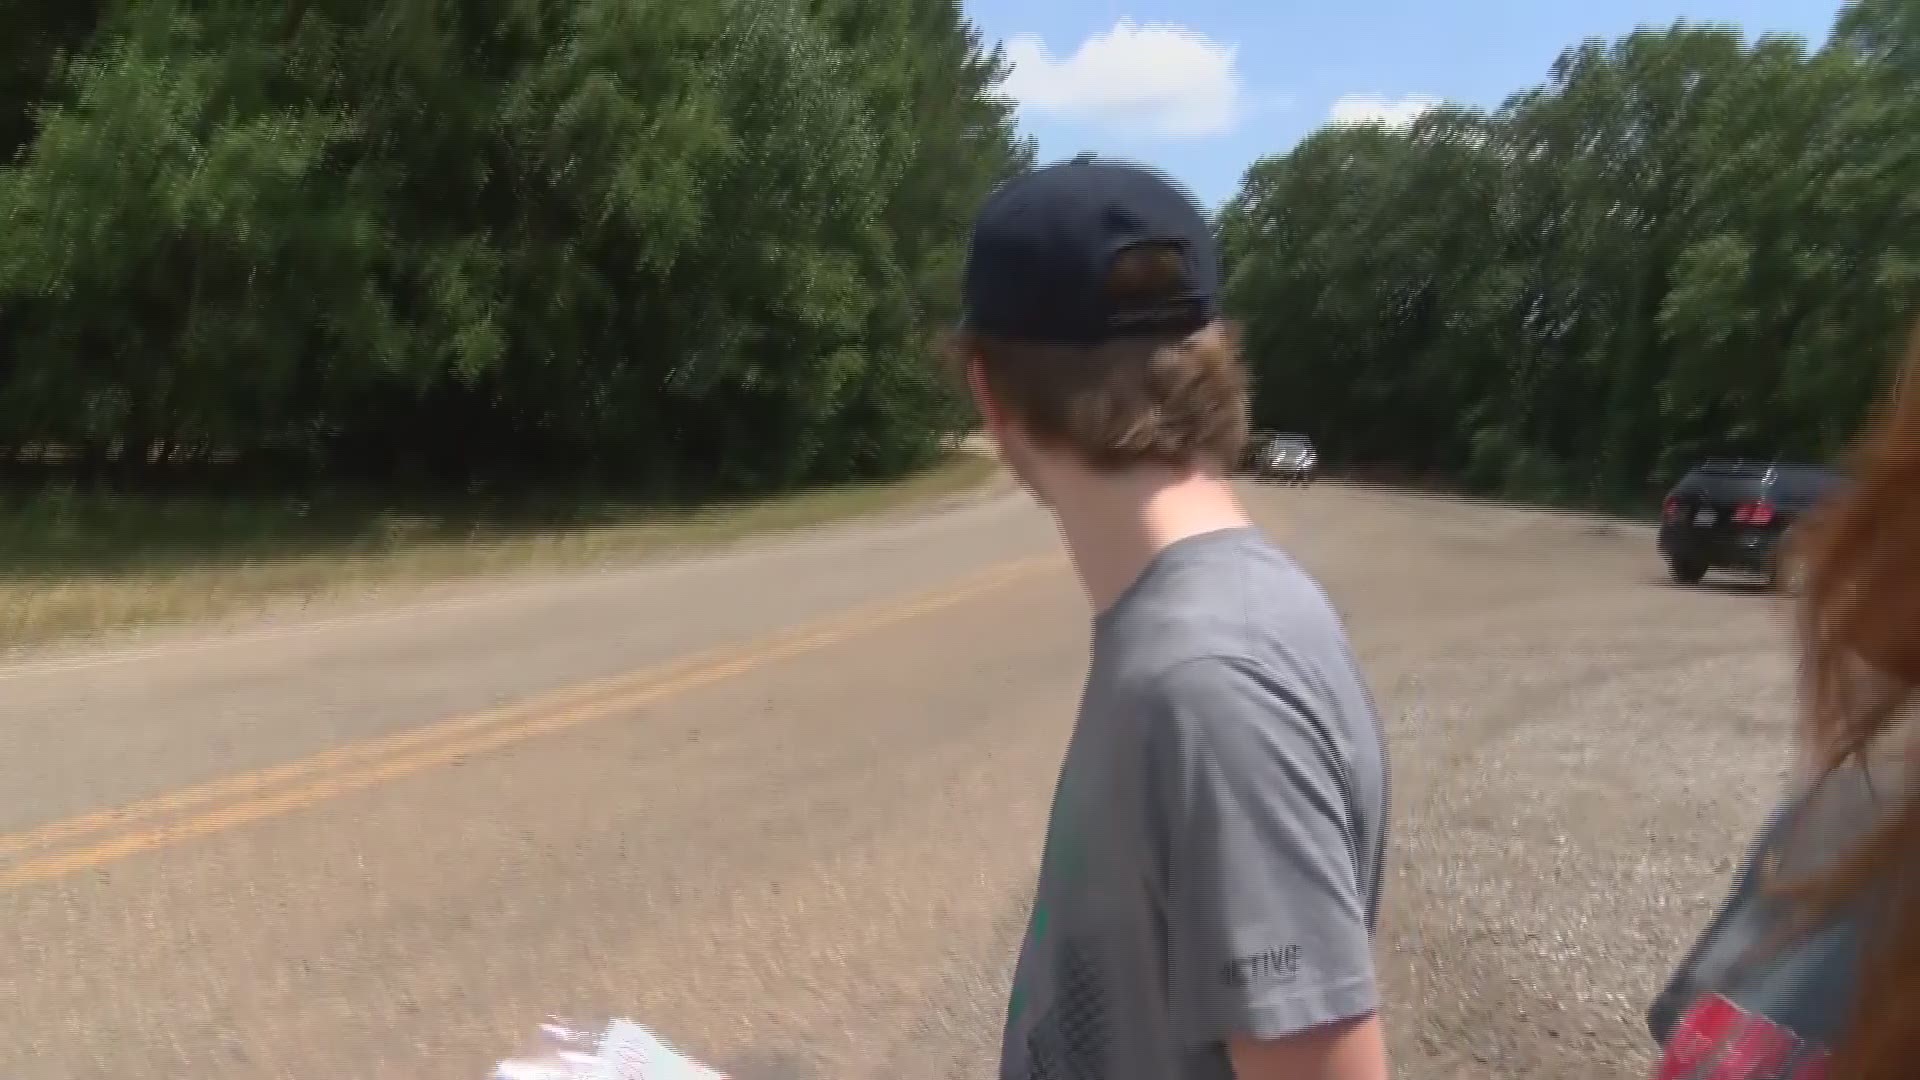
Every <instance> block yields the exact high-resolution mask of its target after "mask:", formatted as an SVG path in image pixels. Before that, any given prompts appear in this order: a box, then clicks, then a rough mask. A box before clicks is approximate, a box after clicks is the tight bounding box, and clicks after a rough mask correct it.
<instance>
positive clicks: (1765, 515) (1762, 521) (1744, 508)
mask: <svg viewBox="0 0 1920 1080" xmlns="http://www.w3.org/2000/svg"><path fill="white" fill-rule="evenodd" d="M1733 523H1734V524H1736V525H1759V526H1767V525H1771V524H1773V504H1772V503H1767V502H1750V503H1741V504H1740V508H1739V509H1738V510H1735V511H1734V512H1733Z"/></svg>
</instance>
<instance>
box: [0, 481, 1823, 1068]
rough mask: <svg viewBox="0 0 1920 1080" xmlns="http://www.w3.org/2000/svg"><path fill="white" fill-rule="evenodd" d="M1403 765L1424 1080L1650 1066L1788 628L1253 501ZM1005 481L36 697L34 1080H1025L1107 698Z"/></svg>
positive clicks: (1590, 570) (146, 648)
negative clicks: (1034, 948)
mask: <svg viewBox="0 0 1920 1080" xmlns="http://www.w3.org/2000/svg"><path fill="white" fill-rule="evenodd" d="M1248 490H1249V498H1250V500H1251V504H1252V505H1253V507H1254V509H1255V511H1256V514H1257V516H1258V517H1260V519H1261V520H1262V522H1263V524H1265V525H1267V526H1268V527H1269V528H1270V530H1271V531H1272V532H1273V533H1274V535H1275V536H1276V537H1277V538H1279V539H1280V540H1281V542H1282V543H1283V544H1284V545H1285V546H1287V547H1288V548H1290V549H1291V550H1292V551H1294V552H1295V553H1296V555H1297V556H1298V557H1299V558H1301V560H1302V561H1303V562H1305V563H1306V564H1307V565H1308V566H1309V567H1310V568H1311V569H1312V570H1314V571H1315V572H1316V573H1317V574H1318V575H1319V576H1320V577H1321V578H1322V580H1323V582H1324V583H1325V584H1326V586H1327V588H1328V590H1329V592H1330V593H1331V594H1332V595H1333V597H1334V599H1335V601H1336V603H1337V604H1338V605H1339V606H1340V607H1341V609H1342V610H1343V612H1344V613H1345V614H1346V616H1347V619H1348V621H1349V623H1350V626H1351V629H1352V632H1353V636H1354V639H1355V643H1356V645H1357V648H1358V652H1359V655H1360V657H1361V661H1362V663H1363V664H1364V666H1365V668H1366V670H1367V673H1368V676H1369V679H1370V681H1371V683H1372V685H1373V687H1374V689H1375V691H1376V693H1377V695H1378V697H1379V699H1380V702H1381V705H1382V709H1383V712H1384V713H1385V715H1386V720H1387V723H1388V725H1389V728H1390V735H1391V741H1392V750H1393V754H1394V759H1395V760H1394V766H1395V785H1396V786H1395V806H1394V829H1395V833H1394V840H1395V843H1396V849H1395V853H1394V856H1393V862H1392V868H1391V873H1390V882H1389V894H1388V902H1387V905H1386V911H1385V913H1384V916H1383V931H1382V936H1381V939H1380V942H1379V952H1380V961H1381V967H1382V971H1383V977H1384V979H1385V983H1386V992H1387V996H1388V1002H1389V1007H1388V1008H1389V1011H1388V1017H1387V1019H1388V1024H1389V1026H1390V1033H1391V1041H1392V1047H1393V1051H1394V1054H1395V1067H1396V1069H1395V1071H1396V1074H1397V1075H1400V1076H1404V1077H1435V1078H1452V1077H1476V1078H1478V1077H1529V1078H1538V1077H1636V1076H1642V1075H1645V1070H1646V1066H1647V1062H1648V1060H1649V1053H1648V1048H1647V1046H1646V1042H1645V1038H1644V1036H1643V1034H1642V1030H1641V1027H1640V1021H1639V1016H1640V1012H1641V1010H1642V1008H1643V1007H1644V1004H1645V1002H1646V1000H1647V998H1648V996H1649V995H1650V994H1651V992H1652V991H1653V989H1654V988H1655V986H1656V984H1657V982H1658V981H1659V979H1660V978H1661V976H1662V975H1663V974H1664V972H1665V970H1666V968H1667V966H1668V965H1669V964H1670V963H1671V961H1672V960H1673V959H1674V958H1675V957H1676V955H1677V954H1678V952H1679V950H1680V949H1681V948H1682V947H1683V945H1684V944H1685V942H1686V941H1687V940H1688V938H1689V937H1690V935H1691V933H1692V932H1693V931H1694V929H1696V928H1697V927H1698V926H1699V925H1700V924H1701V923H1702V922H1703V921H1704V920H1705V919H1706V917H1707V915H1708V913H1709V911H1710V908H1711V906H1712V904H1713V902H1714V901H1715V899H1716V898H1717V897H1718V895H1719V892H1720V890H1721V889H1722V888H1723V887H1724V883H1725V881H1726V879H1727V877H1728V875H1729V873H1730V872H1731V870H1732V867H1733V863H1734V861H1735V858H1736V856H1737V855H1738V854H1739V852H1740V850H1741V848H1742V846H1743V845H1744V843H1745V841H1746V837H1747V834H1748V833H1749V831H1750V830H1751V829H1752V828H1753V827H1754V826H1755V825H1756V824H1757V823H1758V821H1759V820H1760V818H1761V816H1762V815H1763V813H1764V811H1765V808H1766V806H1767V804H1768V803H1769V801H1770V800H1771V798H1772V795H1773V793H1774V792H1775V791H1776V790H1777V788H1778V784H1779V782H1780V780H1781V778H1782V776H1783V775H1784V773H1783V770H1784V766H1785V763H1786V760H1787V753H1786V731H1787V727H1788V725H1789V723H1790V719H1791V711H1792V699H1793V695H1792V665H1791V662H1790V660H1789V658H1788V653H1787V649H1786V639H1785V635H1784V633H1783V630H1782V625H1781V620H1780V618H1779V611H1778V603H1777V601H1776V600H1774V599H1773V598H1771V597H1769V596H1768V595H1766V594H1764V593H1760V592H1757V591H1754V590H1751V589H1746V588H1741V587H1738V586H1732V585H1725V586H1717V587H1716V586H1713V585H1709V586H1708V587H1705V588H1701V589H1692V590H1685V589H1677V588H1672V587H1669V586H1667V585H1665V584H1663V582H1662V578H1661V574H1660V567H1659V565H1658V562H1657V560H1656V559H1655V558H1654V556H1653V554H1652V538H1651V536H1650V535H1649V534H1648V532H1647V531H1645V530H1643V529H1640V528H1637V527H1631V526H1623V525H1615V524H1608V523H1604V522H1598V521H1594V520H1590V519H1585V518H1579V517H1572V516H1563V515H1551V514H1544V513H1537V512H1529V511H1523V510H1517V509H1512V508H1505V507H1497V506H1491V505H1480V504H1473V503H1468V502H1463V501H1455V500H1442V499H1433V498H1418V497H1411V496H1405V495H1396V494H1389V493H1386V492H1381V491H1374V490H1366V489H1359V488H1347V487H1340V486H1333V485H1323V486H1320V487H1317V488H1315V489H1312V490H1310V491H1299V490H1285V489H1277V488H1249V489H1248ZM1086 645H1087V627H1086V612H1085V609H1084V606H1083V601H1082V600H1081V598H1080V596H1079V594H1078V592H1077V590H1076V588H1075V586H1074V583H1073V580H1072V577H1071V575H1070V572H1069V570H1068V567H1067V564H1066V562H1065V560H1064V558H1062V557H1061V556H1060V554H1059V553H1058V552H1057V550H1056V547H1055V540H1054V534H1053V532H1052V528H1051V524H1050V522H1049V521H1048V520H1047V519H1046V517H1045V516H1044V515H1043V514H1042V513H1041V512H1039V511H1038V510H1036V509H1034V508H1033V507H1032V506H1030V505H1028V504H1027V503H1026V502H1025V501H1024V500H1022V499H1021V498H1020V497H1019V496H1017V495H1015V494H1011V493H1001V494H998V495H994V496H991V497H986V498H983V499H980V500H976V501H973V502H970V503H968V504H966V505H962V506H958V507H950V508H946V509H943V510H941V511H939V512H937V513H933V514H929V515H924V516H919V517H915V518H912V519H904V520H895V521H888V522H883V523H878V524H874V523H869V524H864V525H858V526H850V527H844V528H840V529H836V530H831V531H825V532H819V533H814V534H808V535H805V536H801V537H797V538H788V539H785V540H780V541H778V542H772V543H763V544H759V545H756V546H751V547H747V548H743V549H740V550H737V551H734V552H730V553H724V554H718V555H713V556H709V557H703V558H698V559H690V560H686V561H680V562H674V563H671V564H660V565H654V566H641V567H635V568H633V569H631V570H625V571H621V572H618V573H598V574H593V575H582V576H575V577H568V578H557V579H551V580H520V581H515V582H511V583H494V584H490V585H487V586H485V587H463V588H460V589H450V590H442V591H440V592H438V593H434V594H432V595H425V596H418V597H413V598H411V599H409V600H408V601H407V602H406V603H405V604H402V605H398V606H394V605H392V604H388V605H386V606H379V605H363V606H362V607H360V608H358V609H352V610H348V609H341V610H336V611H328V612H301V613H281V614H279V615H275V616H262V617H260V618H258V619H251V620H245V621H242V622H238V623H233V624H229V625H225V626H222V627H219V628H217V631H214V630H204V629H203V630H201V631H194V632H182V633H176V634H173V635H169V636H162V637H148V638H145V639H141V640H137V641H126V642H119V643H114V644H109V645H99V646H94V647H92V648H89V649H86V650H75V651H69V652H65V653H48V654H42V655H37V656H26V657H21V658H18V659H16V660H13V661H10V662H9V663H8V665H7V666H4V667H0V740H4V743H3V744H0V745H4V746H5V747H6V748H7V751H8V752H7V753H6V754H5V755H3V756H0V1003H4V1004H0V1076H6V1077H9V1078H18V1080H41V1078H47V1080H53V1078H67V1077H88V1078H92V1077H103V1078H104V1077H115V1078H126V1077H147V1076H153V1077H169V1078H171V1077H195V1078H214V1077H235V1078H242V1077H244V1078H255V1077H300V1078H322V1077H329V1078H330V1077H354V1078H356V1080H376V1078H402V1077H404V1078H407V1080H439V1078H478V1077H481V1076H484V1075H486V1073H487V1071H488V1069H489V1068H490V1067H491V1065H492V1063H493V1061H494V1060H495V1059H497V1058H499V1057H501V1056H503V1055H506V1054H509V1053H511V1052H512V1051H514V1050H515V1049H516V1048H517V1047H518V1046H519V1045H520V1044H521V1043H522V1042H523V1041H524V1040H525V1038H526V1037H527V1036H529V1035H530V1034H531V1033H532V1032H533V1031H534V1029H535V1027H536V1025H537V1024H538V1023H540V1022H541V1021H542V1020H543V1019H544V1018H545V1017H547V1016H548V1015H550V1014H559V1015H565V1016H572V1017H576V1018H581V1019H588V1020H593V1019H604V1018H606V1017H608V1016H613V1015H627V1016H632V1017H634V1018H636V1019H639V1020H641V1021H643V1022H645V1023H648V1024H650V1025H653V1026H655V1027H656V1028H658V1029H659V1030H661V1031H662V1032H664V1033H665V1034H667V1035H668V1036H669V1037H671V1038H673V1039H675V1040H677V1041H679V1042H681V1043H683V1044H684V1045H685V1046H687V1047H688V1048H689V1049H690V1050H692V1051H694V1052H696V1053H698V1054H699V1055H700V1056H702V1057H704V1058H706V1059H708V1060H711V1061H713V1062H715V1063H717V1064H720V1065H722V1066H724V1067H726V1068H728V1069H729V1070H731V1071H732V1072H733V1073H734V1074H735V1075H736V1076H737V1077H739V1078H740V1080H814V1078H821V1080H825V1078H829V1077H831V1078H835V1080H841V1078H849V1077H852V1078H863V1077H873V1078H879V1077H905V1078H911V1080H919V1078H939V1077H954V1078H962V1077H987V1076H991V1075H992V1074H993V1063H994V1058H995V1053H996V1049H997V1032H998V1025H999V1022H1000V1017H1001V1008H1002V1001H1003V995H1004V992H1005V985H1006V981H1007V978H1008V973H1009V965H1010V961H1011V958H1012V952H1013V948H1014V945H1015V942H1016V938H1017V935H1018V932H1019V929H1020V927H1021V925H1022V921H1023V918H1024V912H1025V907H1026V903H1027V900H1028V895H1029V891H1030V888H1031V883H1032V874H1033V870H1034V865H1035V861H1036V859H1037V856H1038V852H1039V848H1040V837H1041V828H1042V824H1043V819H1044V815H1045V810H1046V803H1047V800H1048V797H1049V794H1050V790H1051V784H1052V780H1053V777H1054V775H1055V772H1056V770H1057V768H1058V759H1059V754H1060V752H1061V750H1062V748H1063V746H1064V743H1065V739H1066V735H1067V729H1068V726H1069V723H1070V721H1071V716H1072V711H1073V706H1074V702H1075V699H1076V697H1077V694H1078V690H1079V683H1080V678H1081V674H1082V671H1083V665H1084V663H1085V660H1086Z"/></svg>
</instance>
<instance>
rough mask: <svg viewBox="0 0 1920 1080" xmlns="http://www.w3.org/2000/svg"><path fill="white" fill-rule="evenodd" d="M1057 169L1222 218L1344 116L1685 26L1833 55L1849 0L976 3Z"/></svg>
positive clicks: (1494, 95)
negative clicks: (1307, 139)
mask: <svg viewBox="0 0 1920 1080" xmlns="http://www.w3.org/2000/svg"><path fill="white" fill-rule="evenodd" d="M966 6H967V9H968V11H969V13H970V14H971V15H972V17H973V20H974V22H975V23H976V24H977V25H978V26H979V27H980V28H981V31H982V32H983V33H984V34H985V35H986V37H987V38H988V39H989V40H994V41H1000V42H1002V43H1004V44H1005V45H1006V46H1007V48H1008V52H1009V56H1010V57H1011V58H1013V59H1014V60H1015V71H1014V74H1013V76H1012V77H1011V78H1010V79H1009V80H1008V84H1007V88H1006V89H1007V92H1008V93H1009V94H1010V95H1012V96H1013V97H1014V98H1015V99H1016V100H1018V101H1020V103H1021V107H1020V115H1021V123H1022V126H1023V127H1024V128H1025V129H1026V131H1027V132H1028V133H1029V134H1032V135H1034V136H1035V137H1036V138H1037V139H1038V140H1039V143H1040V156H1041V160H1042V161H1047V160H1054V159H1058V158H1065V157H1071V156H1072V155H1074V154H1076V153H1080V152H1082V151H1093V152H1096V153H1101V154H1109V155H1114V156H1120V157H1126V158H1131V159H1134V160H1140V161H1149V162H1152V163H1153V164H1156V165H1159V166H1161V167H1162V168H1165V169H1166V170H1168V171H1169V172H1172V173H1173V174H1174V175H1176V176H1178V177H1180V178H1181V179H1182V180H1184V181H1186V183H1187V184H1188V185H1189V186H1190V187H1191V188H1192V189H1193V191H1194V193H1195V194H1196V195H1198V196H1199V197H1200V199H1201V201H1202V202H1204V203H1206V204H1207V205H1209V206H1217V205H1219V204H1220V203H1221V202H1222V201H1224V200H1225V199H1226V198H1227V197H1228V196H1230V195H1231V194H1233V191H1234V189H1235V188H1236V187H1237V186H1238V183H1239V180H1240V176H1241V173H1242V172H1243V171H1244V170H1245V169H1246V167H1247V166H1248V165H1249V164H1251V163H1252V162H1253V161H1254V160H1255V159H1257V158H1259V157H1261V156H1263V155H1266V154H1269V153H1275V152H1280V151H1284V150H1286V149H1287V148H1289V147H1291V146H1292V145H1293V144H1294V143H1295V142H1296V141H1298V140H1299V139H1300V138H1301V136H1303V135H1306V134H1307V133H1309V132H1311V131H1313V130H1314V129H1316V128H1318V127H1320V126H1321V125H1323V124H1325V123H1326V122H1327V121H1328V120H1329V119H1330V118H1331V117H1332V116H1334V115H1335V114H1336V111H1337V112H1338V114H1339V115H1341V116H1344V117H1368V116H1383V117H1406V116H1409V115H1413V114H1416V113H1417V112H1418V110H1419V109H1420V108H1421V107H1422V104H1423V103H1424V102H1428V101H1452V102H1461V103H1465V104H1469V105H1476V106H1482V107H1487V106H1493V105H1497V104H1499V103H1500V101H1501V100H1502V99H1504V98H1505V97H1506V96H1507V95H1508V94H1510V93H1512V92H1513V91H1515V90H1519V89H1522V88H1524V87H1529V86H1533V85H1537V84H1538V83H1540V82H1542V81H1543V80H1544V79H1545V78H1546V74H1547V68H1548V67H1549V65H1551V64H1552V63H1553V60H1554V57H1556V56H1557V55H1559V53H1560V51H1561V49H1563V48H1565V47H1566V46H1568V45H1571V44H1573V43H1575V42H1577V41H1579V40H1581V39H1582V38H1587V37H1607V38H1611V37H1617V36H1619V35H1621V34H1624V33H1627V32H1629V31H1631V30H1633V29H1634V28H1636V27H1639V26H1667V25H1670V24H1672V23H1673V22H1674V21H1675V20H1676V19H1686V20H1688V21H1691V22H1704V23H1718V24H1722V25H1733V26H1738V27H1740V28H1741V29H1742V30H1744V31H1746V32H1747V33H1748V35H1749V36H1750V37H1751V36H1757V35H1759V34H1763V33H1787V34H1794V35H1798V36H1800V37H1803V38H1806V39H1807V40H1808V41H1810V42H1813V43H1816V44H1817V43H1819V42H1820V41H1823V40H1824V39H1825V37H1826V34H1827V31H1828V29H1829V28H1830V27H1831V26H1832V24H1833V18H1834V15H1835V14H1836V13H1837V12H1838V11H1839V9H1840V6H1841V5H1840V0H1332V2H1330V3H1327V4H1325V5H1324V6H1323V5H1322V4H1318V3H1308V2H1306V0H966Z"/></svg>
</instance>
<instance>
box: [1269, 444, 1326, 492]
mask: <svg viewBox="0 0 1920 1080" xmlns="http://www.w3.org/2000/svg"><path fill="white" fill-rule="evenodd" d="M1319 466H1320V456H1319V454H1318V453H1316V452H1315V451H1314V449H1313V442H1312V440H1310V439H1308V438H1307V437H1306V436H1305V435H1275V436H1273V437H1272V438H1271V439H1268V440H1267V443H1266V446H1265V447H1264V448H1263V449H1262V450H1261V451H1260V454H1259V457H1258V458H1257V459H1256V460H1255V462H1254V475H1256V476H1258V477H1260V478H1261V479H1263V480H1279V481H1281V482H1283V483H1288V484H1311V483H1313V478H1314V473H1315V471H1316V470H1317V469H1318V468H1319Z"/></svg>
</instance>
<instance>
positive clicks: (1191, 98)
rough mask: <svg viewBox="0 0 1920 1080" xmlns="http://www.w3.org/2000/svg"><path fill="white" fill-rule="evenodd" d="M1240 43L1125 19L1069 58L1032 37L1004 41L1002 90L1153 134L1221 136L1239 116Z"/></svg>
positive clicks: (1029, 103)
mask: <svg viewBox="0 0 1920 1080" xmlns="http://www.w3.org/2000/svg"><path fill="white" fill-rule="evenodd" d="M1238 53H1239V48H1238V47H1237V46H1233V45H1223V44H1221V43H1219V42H1217V41H1214V40H1212V39H1210V38H1208V37H1207V36H1206V35H1204V34H1201V33H1199V32H1197V31H1194V30H1189V29H1187V28H1186V27H1183V26H1175V25H1172V24H1170V23H1145V24H1139V23H1135V22H1134V21H1133V20H1132V19H1127V18H1123V19H1121V20H1120V21H1119V22H1117V23H1115V24H1114V25H1113V29H1111V30H1108V31H1106V32H1105V33H1102V34H1095V35H1094V36H1092V37H1090V38H1088V39H1087V40H1086V41H1084V42H1082V43H1081V44H1080V47H1079V48H1078V49H1075V50H1074V52H1073V55H1072V56H1068V57H1065V58H1056V57H1055V56H1054V55H1053V53H1052V52H1051V51H1049V50H1048V48H1047V43H1046V42H1044V41H1042V40H1041V39H1040V38H1038V37H1036V36H1034V35H1032V34H1022V35H1021V36H1019V37H1016V38H1014V39H1013V40H1011V41H1009V42H1007V60H1008V61H1009V64H1010V67H1011V69H1012V70H1011V72H1010V73H1009V74H1008V76H1007V80H1006V82H1004V83H1002V84H1001V86H1000V92H1001V93H1003V94H1005V95H1007V96H1008V97H1010V98H1012V99H1013V100H1014V101H1016V102H1018V103H1020V105H1022V106H1023V107H1026V108H1029V109H1037V110H1040V111H1043V112H1053V113H1061V114H1065V115H1072V116H1079V117H1083V118H1087V119H1092V120H1095V121H1097V122H1099V123H1101V124H1103V125H1106V126H1109V127H1113V128H1116V129H1119V130H1122V131H1142V132H1145V133H1148V134H1153V135H1176V136H1197V135H1222V134H1225V133H1226V132H1228V131H1231V130H1233V126H1234V123H1235V121H1237V120H1238V119H1239V117H1240V113H1241V107H1240V73H1239V72H1238V71H1237V70H1236V69H1235V64H1236V62H1237V57H1238Z"/></svg>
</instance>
